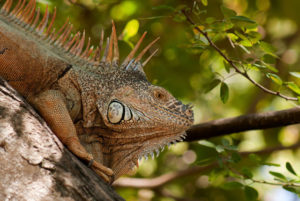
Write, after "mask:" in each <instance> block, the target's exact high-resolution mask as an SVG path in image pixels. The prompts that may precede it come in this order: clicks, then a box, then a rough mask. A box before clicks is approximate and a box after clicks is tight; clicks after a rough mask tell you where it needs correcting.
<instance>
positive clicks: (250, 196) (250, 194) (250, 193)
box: [244, 186, 258, 201]
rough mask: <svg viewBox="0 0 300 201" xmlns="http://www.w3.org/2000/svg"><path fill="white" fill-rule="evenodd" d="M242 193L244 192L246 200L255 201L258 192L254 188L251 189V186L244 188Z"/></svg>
mask: <svg viewBox="0 0 300 201" xmlns="http://www.w3.org/2000/svg"><path fill="white" fill-rule="evenodd" d="M244 192H245V195H246V198H247V200H249V201H253V200H257V198H258V192H257V190H256V189H255V188H253V187H251V186H245V189H244Z"/></svg>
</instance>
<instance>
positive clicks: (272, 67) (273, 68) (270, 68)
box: [266, 65, 278, 73]
mask: <svg viewBox="0 0 300 201" xmlns="http://www.w3.org/2000/svg"><path fill="white" fill-rule="evenodd" d="M266 67H267V69H269V70H271V71H273V72H275V73H278V70H277V69H276V68H275V67H274V66H271V65H266Z"/></svg>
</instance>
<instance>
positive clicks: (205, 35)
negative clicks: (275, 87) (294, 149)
mask: <svg viewBox="0 0 300 201" xmlns="http://www.w3.org/2000/svg"><path fill="white" fill-rule="evenodd" d="M181 11H182V13H183V14H184V15H185V17H186V19H187V21H188V22H189V23H190V24H191V25H193V26H194V28H195V29H196V30H197V31H198V32H199V33H201V34H202V35H203V36H204V37H205V38H206V40H207V41H208V42H209V44H210V45H211V46H212V47H213V48H214V49H215V50H216V51H217V52H218V53H219V54H220V55H221V56H222V57H223V58H224V59H225V60H226V61H227V62H228V63H229V64H230V65H231V66H232V67H233V68H234V69H235V71H236V72H237V73H239V74H241V75H242V76H243V77H245V78H246V79H248V80H249V81H250V82H251V83H253V84H254V85H255V86H257V87H258V88H260V89H261V90H263V91H264V92H266V93H269V94H272V95H275V96H279V97H281V98H283V99H285V100H291V101H298V98H295V97H289V96H286V95H283V94H282V93H280V92H278V91H272V90H270V89H267V88H266V87H264V86H263V85H261V84H259V83H257V82H256V81H255V80H253V79H252V78H251V77H250V76H249V75H248V73H247V72H246V71H245V72H243V71H241V70H240V69H239V68H238V67H237V66H236V65H235V63H234V62H233V60H231V59H230V58H228V57H227V56H226V55H225V54H224V53H223V52H222V51H221V49H220V48H219V47H217V46H216V44H215V43H214V42H212V40H211V39H210V37H209V36H208V34H207V32H205V31H203V30H201V29H200V28H199V27H197V26H195V25H196V24H195V23H194V22H193V20H192V19H191V18H190V16H189V15H188V14H187V12H186V10H181Z"/></svg>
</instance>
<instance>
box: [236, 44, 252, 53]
mask: <svg viewBox="0 0 300 201" xmlns="http://www.w3.org/2000/svg"><path fill="white" fill-rule="evenodd" d="M238 45H239V47H240V48H241V49H242V50H244V51H245V52H246V53H247V54H250V53H251V52H250V51H249V50H248V49H247V48H246V47H245V46H244V45H242V44H238Z"/></svg>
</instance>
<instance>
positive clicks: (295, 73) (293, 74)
mask: <svg viewBox="0 0 300 201" xmlns="http://www.w3.org/2000/svg"><path fill="white" fill-rule="evenodd" d="M290 74H291V75H292V76H294V77H296V78H300V72H290Z"/></svg>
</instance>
